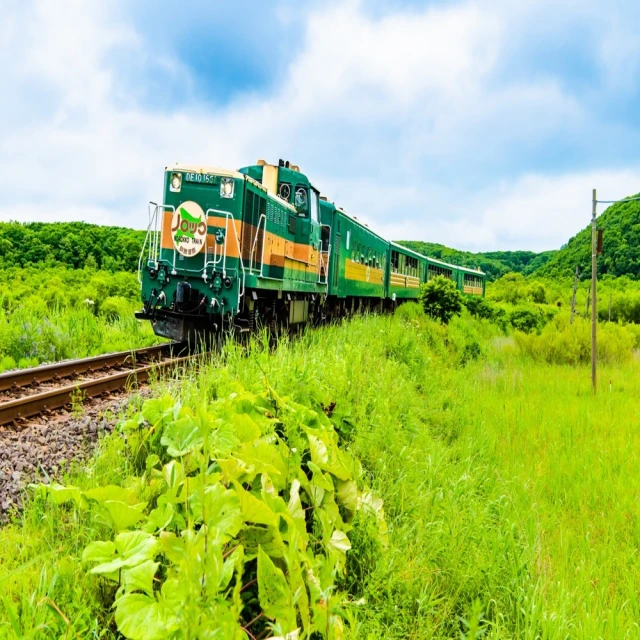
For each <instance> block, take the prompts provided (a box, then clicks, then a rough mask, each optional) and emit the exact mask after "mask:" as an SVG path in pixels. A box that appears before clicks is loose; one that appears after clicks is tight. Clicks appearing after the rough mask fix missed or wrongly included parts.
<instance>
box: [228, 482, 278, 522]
mask: <svg viewBox="0 0 640 640" xmlns="http://www.w3.org/2000/svg"><path fill="white" fill-rule="evenodd" d="M233 486H234V487H235V490H236V492H237V494H238V498H239V499H240V508H241V510H242V518H243V520H244V521H245V522H254V523H255V524H268V525H272V526H277V524H278V518H277V516H276V514H275V513H273V511H271V509H270V508H269V507H268V506H267V505H266V504H265V503H264V502H263V501H262V500H260V499H259V498H256V497H255V496H254V495H252V494H251V493H249V492H248V491H246V490H245V489H243V487H242V485H240V484H239V483H237V482H235V481H234V482H233Z"/></svg>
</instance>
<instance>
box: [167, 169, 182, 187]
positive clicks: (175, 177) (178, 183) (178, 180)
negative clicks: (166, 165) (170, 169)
mask: <svg viewBox="0 0 640 640" xmlns="http://www.w3.org/2000/svg"><path fill="white" fill-rule="evenodd" d="M181 188H182V174H181V173H172V174H171V180H170V181H169V190H170V191H180V189H181Z"/></svg>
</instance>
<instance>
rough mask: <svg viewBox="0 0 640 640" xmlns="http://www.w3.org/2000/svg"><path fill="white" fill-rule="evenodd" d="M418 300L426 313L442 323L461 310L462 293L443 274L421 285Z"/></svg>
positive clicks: (445, 322)
mask: <svg viewBox="0 0 640 640" xmlns="http://www.w3.org/2000/svg"><path fill="white" fill-rule="evenodd" d="M420 302H421V303H422V306H423V307H424V310H425V313H426V314H427V315H429V316H431V317H432V318H434V319H435V320H439V321H440V322H442V323H444V324H447V323H448V322H449V320H451V318H452V317H453V316H454V315H458V314H459V313H460V312H461V311H462V294H461V293H460V291H458V289H457V287H456V285H455V283H454V282H453V281H452V280H449V279H448V278H445V277H444V276H437V277H435V278H433V279H432V280H429V282H427V283H425V284H423V285H422V287H421V289H420Z"/></svg>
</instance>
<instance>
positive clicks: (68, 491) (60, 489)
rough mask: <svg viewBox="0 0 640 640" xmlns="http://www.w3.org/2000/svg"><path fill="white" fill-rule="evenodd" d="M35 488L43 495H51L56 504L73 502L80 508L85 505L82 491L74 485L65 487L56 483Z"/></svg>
mask: <svg viewBox="0 0 640 640" xmlns="http://www.w3.org/2000/svg"><path fill="white" fill-rule="evenodd" d="M34 486H36V487H37V488H38V491H40V492H41V493H45V494H47V495H49V496H50V497H51V500H52V501H53V503H54V504H64V503H65V502H69V501H70V500H73V502H75V503H76V504H77V505H78V506H79V507H80V506H82V505H83V499H82V491H81V490H80V489H79V488H78V487H74V486H72V485H69V486H66V487H65V486H63V485H61V484H57V483H56V482H54V483H52V484H50V485H47V484H41V485H34ZM85 504H86V503H85Z"/></svg>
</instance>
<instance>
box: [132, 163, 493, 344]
mask: <svg viewBox="0 0 640 640" xmlns="http://www.w3.org/2000/svg"><path fill="white" fill-rule="evenodd" d="M438 275H442V276H445V277H447V278H450V279H451V280H453V282H455V284H456V286H457V288H458V289H459V290H460V291H461V292H462V293H463V294H465V295H471V296H484V294H485V286H486V275H485V274H484V273H483V272H482V271H480V270H479V269H477V270H476V269H470V268H466V267H461V266H457V265H453V264H448V263H446V262H442V261H439V260H435V259H433V258H430V257H427V256H424V255H422V254H420V253H417V252H416V251H412V250H411V249H409V248H407V247H404V246H402V245H399V244H396V243H395V242H392V241H389V240H387V239H385V238H383V237H382V236H381V235H379V234H378V233H376V232H375V231H373V230H372V229H370V228H369V226H368V225H367V224H365V223H364V222H363V221H361V220H358V218H357V217H355V216H352V215H349V214H348V213H346V212H345V211H344V210H343V209H342V208H340V207H338V206H336V205H335V204H334V203H333V202H331V201H330V200H329V199H327V198H326V197H325V196H323V195H321V194H320V191H319V190H318V189H317V188H316V187H315V186H314V185H313V184H312V183H311V182H310V181H309V179H308V177H307V176H306V175H305V174H304V173H302V172H301V171H300V168H299V167H298V166H297V165H294V164H292V163H290V162H289V161H284V160H280V161H279V162H278V164H277V165H275V164H274V165H272V164H268V163H267V162H265V161H264V160H258V162H257V163H256V164H254V165H250V166H247V167H243V168H241V169H238V170H237V171H235V170H227V169H222V168H218V167H206V166H200V165H189V164H176V165H174V166H169V167H166V168H165V172H164V190H163V202H162V203H155V202H151V203H149V226H148V230H147V234H146V237H145V241H144V245H143V248H142V253H141V254H140V261H139V264H138V279H139V282H140V286H141V297H142V304H143V308H142V310H141V311H140V312H138V313H136V317H137V318H139V319H144V320H149V321H150V322H151V324H152V326H153V330H154V332H155V333H156V334H157V335H159V336H162V337H165V338H169V339H171V340H176V341H180V342H182V341H186V340H188V339H190V337H192V336H195V335H199V334H201V333H203V332H214V333H215V332H221V331H225V330H227V329H233V330H238V331H240V332H245V331H252V330H254V329H255V328H256V327H258V326H265V327H270V328H276V327H282V326H285V327H286V326H296V325H304V324H307V323H316V322H320V321H326V320H332V319H337V318H341V317H344V316H347V315H349V314H352V313H357V312H360V311H365V310H371V311H384V310H388V309H391V308H393V307H395V306H396V305H398V304H400V303H402V302H404V301H407V300H415V299H417V298H418V296H419V293H420V287H421V285H422V283H424V282H427V281H428V280H430V279H431V278H433V277H435V276H438Z"/></svg>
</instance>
